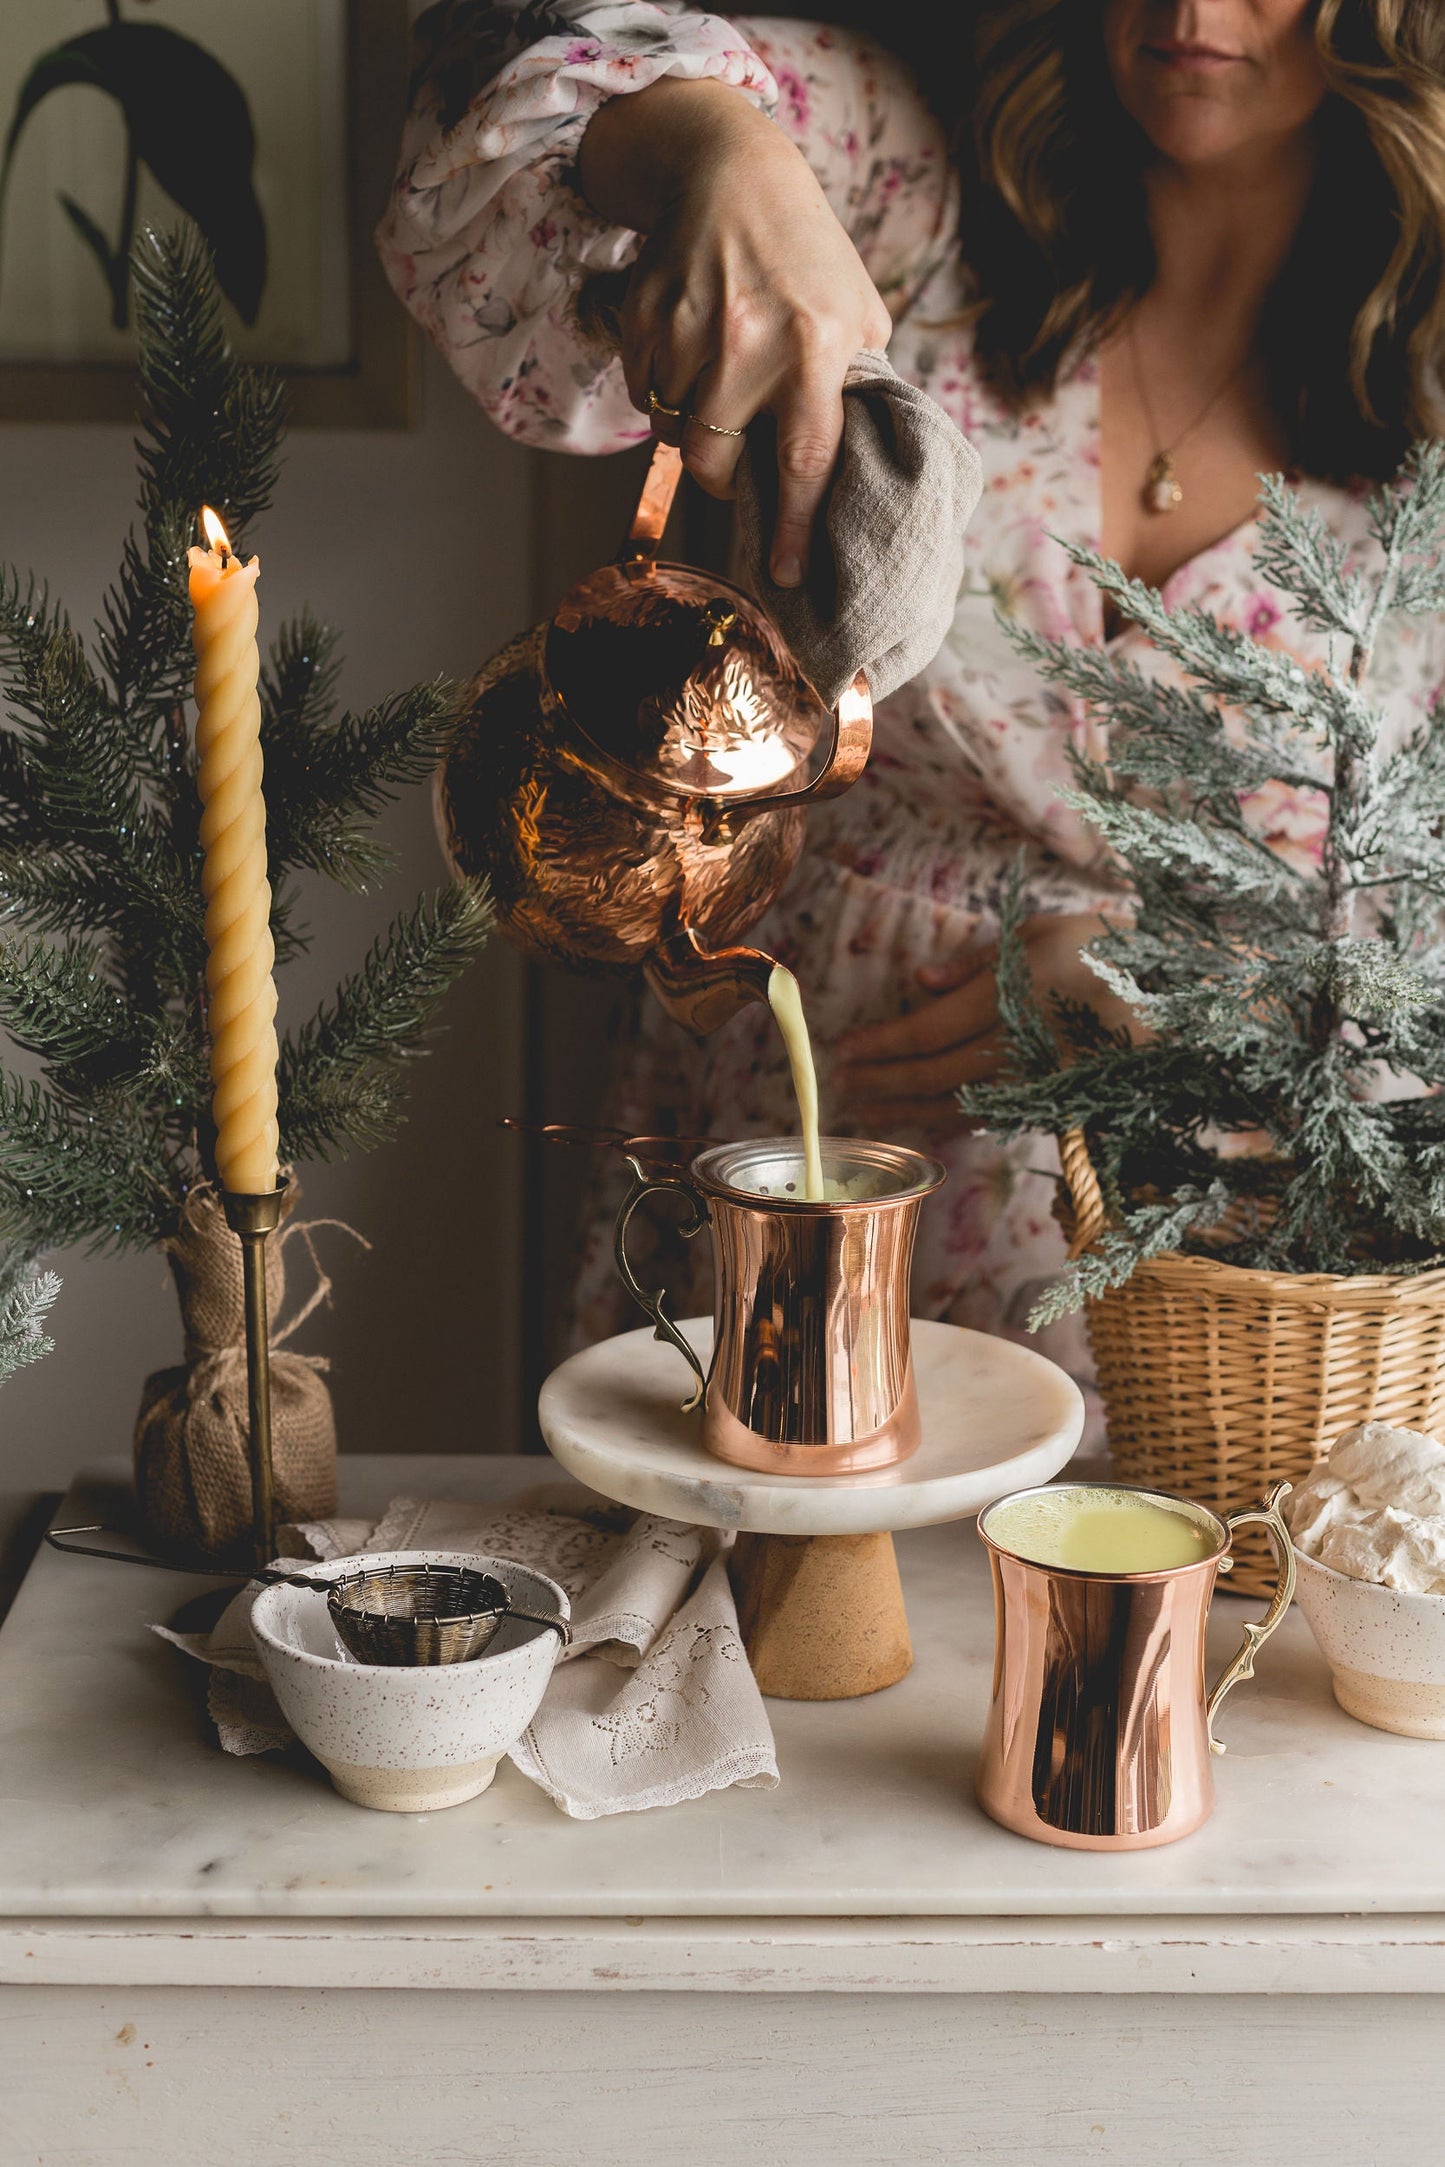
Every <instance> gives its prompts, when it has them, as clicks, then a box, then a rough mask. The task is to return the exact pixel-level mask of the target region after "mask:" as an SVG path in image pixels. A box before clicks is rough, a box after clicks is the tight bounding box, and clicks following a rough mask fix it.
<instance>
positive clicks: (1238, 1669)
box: [1204, 1482, 1295, 1753]
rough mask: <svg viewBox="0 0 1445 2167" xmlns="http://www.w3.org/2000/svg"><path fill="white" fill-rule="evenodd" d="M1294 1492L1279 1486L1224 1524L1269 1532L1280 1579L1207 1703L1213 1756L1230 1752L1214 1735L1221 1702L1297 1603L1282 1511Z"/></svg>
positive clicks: (1248, 1673)
mask: <svg viewBox="0 0 1445 2167" xmlns="http://www.w3.org/2000/svg"><path fill="white" fill-rule="evenodd" d="M1293 1488H1294V1485H1293V1483H1289V1482H1277V1483H1276V1484H1275V1485H1274V1488H1273V1489H1272V1490H1271V1491H1270V1493H1269V1495H1268V1496H1267V1497H1266V1499H1265V1501H1264V1503H1263V1504H1262V1505H1255V1506H1253V1507H1252V1508H1251V1509H1250V1510H1249V1511H1248V1512H1232V1513H1230V1514H1228V1515H1227V1517H1226V1519H1225V1522H1224V1524H1225V1526H1226V1527H1227V1528H1228V1529H1229V1532H1230V1534H1231V1535H1232V1534H1233V1533H1234V1531H1235V1529H1236V1528H1237V1527H1248V1526H1249V1525H1251V1523H1254V1524H1257V1525H1258V1526H1260V1527H1262V1528H1264V1529H1265V1530H1266V1531H1267V1532H1268V1535H1269V1539H1270V1541H1271V1543H1272V1544H1273V1545H1274V1553H1275V1556H1276V1557H1277V1558H1278V1559H1279V1579H1278V1581H1277V1582H1276V1583H1275V1590H1274V1596H1273V1599H1272V1601H1271V1603H1270V1606H1269V1608H1268V1610H1267V1611H1266V1612H1265V1614H1264V1616H1263V1617H1262V1618H1261V1619H1259V1621H1258V1623H1251V1624H1249V1625H1246V1627H1245V1628H1244V1643H1243V1646H1242V1647H1241V1648H1240V1650H1239V1653H1238V1654H1237V1655H1236V1656H1235V1658H1234V1661H1233V1662H1232V1663H1231V1664H1229V1665H1228V1667H1227V1668H1226V1669H1225V1670H1224V1671H1223V1672H1221V1674H1220V1679H1219V1683H1218V1684H1217V1685H1216V1686H1215V1688H1214V1690H1213V1692H1212V1693H1211V1694H1210V1696H1209V1699H1208V1701H1207V1702H1206V1703H1205V1708H1204V1723H1205V1729H1206V1731H1207V1733H1208V1736H1209V1750H1210V1752H1211V1753H1223V1752H1224V1751H1225V1750H1226V1748H1225V1746H1224V1744H1223V1743H1222V1741H1221V1740H1220V1739H1218V1738H1216V1737H1215V1735H1214V1718H1215V1716H1216V1715H1217V1714H1218V1712H1219V1704H1220V1702H1221V1701H1222V1700H1223V1698H1224V1696H1225V1694H1226V1693H1231V1692H1233V1690H1234V1688H1235V1686H1237V1685H1238V1684H1239V1683H1240V1681H1241V1680H1242V1679H1245V1678H1252V1677H1253V1676H1254V1657H1255V1651H1256V1649H1258V1648H1260V1647H1262V1646H1263V1644H1264V1642H1265V1641H1267V1640H1268V1639H1269V1636H1270V1634H1271V1633H1272V1632H1274V1631H1275V1629H1276V1628H1277V1626H1278V1625H1279V1623H1280V1620H1281V1619H1282V1618H1283V1616H1284V1614H1285V1612H1286V1611H1287V1610H1288V1609H1289V1606H1290V1604H1291V1603H1292V1602H1293V1600H1294V1584H1295V1562H1294V1544H1293V1542H1292V1541H1291V1539H1290V1532H1289V1529H1288V1528H1287V1527H1286V1526H1285V1522H1284V1515H1283V1514H1282V1513H1281V1511H1280V1509H1279V1508H1280V1504H1281V1502H1282V1500H1283V1499H1285V1498H1287V1497H1288V1496H1289V1494H1290V1491H1291V1490H1292V1489H1293Z"/></svg>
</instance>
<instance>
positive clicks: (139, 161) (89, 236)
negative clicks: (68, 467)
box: [0, 0, 266, 331]
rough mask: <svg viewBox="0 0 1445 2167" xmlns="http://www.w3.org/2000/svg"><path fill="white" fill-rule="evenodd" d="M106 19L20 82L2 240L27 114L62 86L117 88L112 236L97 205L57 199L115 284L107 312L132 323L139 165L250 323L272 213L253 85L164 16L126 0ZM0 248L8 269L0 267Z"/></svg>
mask: <svg viewBox="0 0 1445 2167" xmlns="http://www.w3.org/2000/svg"><path fill="white" fill-rule="evenodd" d="M107 13H108V15H109V17H110V20H109V21H108V22H107V23H105V24H104V25H102V26H101V27H100V28H99V29H96V30H86V31H82V32H81V33H80V35H79V36H78V37H73V38H67V39H66V41H65V43H64V44H63V45H57V46H55V47H54V48H53V50H52V51H50V52H48V53H42V54H41V56H40V58H39V59H38V60H37V61H36V62H35V65H34V66H33V67H32V68H31V70H30V73H29V74H28V75H27V76H26V78H25V81H24V82H23V83H22V84H21V86H20V95H19V97H18V98H17V100H16V104H15V111H14V113H13V114H12V115H11V119H10V125H9V128H8V130H7V132H6V136H5V147H4V151H3V153H0V242H3V235H4V215H5V199H6V191H7V188H8V185H9V181H10V175H11V170H12V168H13V165H14V161H15V153H16V150H17V148H18V146H19V143H20V138H21V136H22V134H23V132H24V129H25V124H26V122H27V121H28V120H29V119H30V117H31V115H32V114H33V113H34V112H35V111H36V110H37V108H38V107H39V106H40V105H42V104H43V103H44V101H45V100H46V99H47V98H48V97H50V96H51V95H52V93H53V92H55V91H57V90H65V89H68V88H70V87H72V86H74V85H76V84H87V85H89V86H90V87H91V88H92V89H96V90H102V91H104V92H105V93H106V95H107V96H108V97H111V98H114V100H115V101H116V103H117V105H118V106H119V107H120V110H121V114H122V116H123V118H124V121H125V129H126V156H125V169H124V173H123V175H122V179H121V203H120V216H119V227H118V231H117V236H116V239H115V242H114V244H112V243H111V241H110V240H109V239H108V237H107V235H106V233H105V231H104V229H103V228H102V227H101V225H100V224H99V223H98V221H97V219H96V218H95V216H94V215H93V213H92V212H91V211H90V210H88V209H87V208H86V207H85V206H84V205H83V204H80V203H77V202H76V201H75V199H74V198H73V197H72V196H69V195H66V194H64V193H62V194H61V196H60V203H61V207H62V208H63V210H64V212H65V215H66V217H67V218H68V219H69V220H70V223H71V225H72V226H73V227H74V228H75V231H76V234H77V235H78V236H79V238H80V240H81V241H82V242H83V243H84V245H85V247H86V248H87V249H88V250H89V251H90V253H91V255H92V256H94V258H95V260H96V263H97V264H98V266H99V268H100V274H101V276H102V278H103V279H104V280H105V283H106V286H107V288H108V289H109V292H110V309H111V322H112V324H113V325H114V326H115V328H116V330H117V331H124V330H125V329H126V328H127V326H128V324H129V322H130V259H131V246H132V243H133V241H134V238H135V222H136V200H137V194H138V190H139V183H140V169H141V167H142V166H144V167H146V168H147V169H148V171H149V172H150V173H151V175H152V176H153V178H154V179H155V180H156V181H157V182H158V183H159V185H160V186H161V187H162V188H163V189H164V190H165V191H166V194H167V195H168V196H169V197H170V198H171V200H172V202H173V203H176V204H177V205H179V207H180V209H181V210H183V211H184V212H186V213H187V214H188V216H189V217H191V218H192V219H194V221H195V223H196V225H197V226H198V227H199V228H200V230H201V233H202V234H203V236H204V237H205V239H206V241H207V243H208V244H209V246H210V250H211V255H212V258H213V260H214V263H215V270H216V279H217V283H218V284H219V286H220V288H221V291H222V293H223V294H224V295H225V296H226V299H227V300H228V301H229V302H230V303H231V306H232V307H233V308H234V309H235V311H236V313H237V315H238V316H239V317H240V318H241V321H242V322H243V323H247V324H253V323H254V322H255V321H256V317H257V313H258V311H259V309H260V306H261V296H262V293H263V292H264V290H265V285H266V222H265V219H264V218H263V216H262V213H261V206H260V204H259V202H258V201H257V200H256V190H255V185H254V182H253V180H252V166H253V164H254V161H255V155H256V134H255V130H254V128H253V127H252V124H251V109H250V106H249V105H248V104H247V102H246V93H245V92H244V91H243V90H242V88H241V86H240V84H239V83H238V82H237V81H236V79H235V77H234V76H233V75H231V74H230V73H229V72H228V71H227V70H226V69H225V68H223V67H222V66H221V63H220V62H219V61H218V60H217V59H215V58H214V57H213V55H212V54H210V53H208V52H207V51H206V50H205V48H204V46H201V45H197V44H196V42H195V40H194V39H193V38H186V37H182V36H181V34H180V32H179V31H176V30H171V29H168V28H167V26H166V25H165V24H164V23H138V22H130V21H127V20H126V19H125V18H124V17H122V15H121V13H120V6H119V0H107ZM3 261H4V259H3V256H0V271H3Z"/></svg>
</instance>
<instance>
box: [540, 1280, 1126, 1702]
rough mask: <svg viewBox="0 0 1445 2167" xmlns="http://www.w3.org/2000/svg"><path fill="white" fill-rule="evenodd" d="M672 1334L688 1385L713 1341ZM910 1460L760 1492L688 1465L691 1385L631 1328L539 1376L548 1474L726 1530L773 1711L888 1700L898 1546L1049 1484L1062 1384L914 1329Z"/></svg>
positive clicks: (941, 1332)
mask: <svg viewBox="0 0 1445 2167" xmlns="http://www.w3.org/2000/svg"><path fill="white" fill-rule="evenodd" d="M683 1330H684V1331H685V1332H686V1334H687V1336H688V1338H689V1339H690V1340H691V1341H692V1343H693V1345H694V1346H695V1347H696V1348H697V1350H698V1353H699V1355H700V1356H701V1358H702V1362H703V1365H704V1367H706V1365H707V1363H708V1360H709V1358H710V1356H711V1353H712V1324H711V1321H710V1320H709V1319H707V1318H691V1319H688V1320H686V1321H685V1322H684V1324H683ZM913 1361H914V1370H915V1373H916V1376H917V1380H918V1399H919V1409H920V1413H921V1415H922V1419H923V1442H922V1444H921V1445H920V1446H919V1449H918V1451H917V1452H916V1453H915V1454H914V1455H913V1457H912V1459H910V1460H905V1461H904V1462H903V1464H902V1465H901V1466H899V1467H889V1468H885V1469H883V1470H881V1471H880V1472H879V1473H877V1474H870V1475H773V1474H766V1473H755V1472H754V1471H752V1470H751V1469H748V1468H742V1467H729V1466H727V1465H726V1464H725V1463H724V1462H723V1461H721V1460H716V1459H714V1458H713V1457H712V1455H711V1454H710V1453H708V1452H706V1451H704V1449H703V1445H702V1442H701V1438H702V1430H701V1423H702V1416H701V1413H700V1412H696V1411H695V1412H694V1413H692V1414H687V1413H684V1412H683V1409H682V1405H681V1400H682V1395H683V1393H684V1392H685V1391H686V1390H687V1387H688V1382H689V1376H688V1371H687V1369H686V1368H685V1366H684V1364H683V1362H682V1360H681V1357H680V1356H679V1355H678V1354H677V1352H676V1350H675V1349H674V1348H672V1347H669V1346H667V1345H665V1344H663V1343H659V1342H658V1341H657V1340H655V1339H654V1338H653V1335H652V1333H651V1332H650V1331H649V1330H648V1328H647V1327H646V1326H645V1325H644V1326H643V1327H642V1328H641V1329H640V1330H639V1331H636V1332H622V1333H619V1334H618V1336H617V1337H616V1338H615V1339H606V1340H602V1341H600V1342H599V1344H598V1345H596V1346H594V1347H588V1348H585V1349H584V1350H583V1352H582V1353H580V1354H574V1355H573V1356H572V1357H571V1359H570V1360H569V1361H566V1362H564V1363H562V1365H561V1367H560V1368H558V1369H555V1370H554V1371H553V1372H552V1374H551V1376H550V1377H549V1378H548V1379H547V1382H546V1383H545V1384H544V1385H543V1387H542V1393H541V1398H540V1400H539V1402H538V1409H537V1411H538V1417H539V1420H540V1422H541V1426H542V1435H543V1436H544V1438H545V1439H546V1440H547V1443H548V1445H549V1446H550V1448H551V1450H552V1452H553V1454H554V1456H555V1457H556V1458H557V1459H558V1460H560V1462H561V1463H562V1465H563V1467H565V1468H566V1469H567V1472H568V1473H569V1474H571V1475H575V1476H576V1477H577V1479H578V1481H579V1482H585V1483H586V1484H587V1485H588V1487H589V1488H591V1489H593V1490H597V1491H599V1492H600V1493H601V1494H602V1496H604V1497H610V1498H614V1499H616V1501H617V1502H618V1503H619V1504H622V1505H631V1506H634V1507H636V1508H637V1509H638V1510H639V1511H643V1512H655V1513H658V1514H660V1515H661V1516H662V1517H663V1518H665V1519H669V1520H685V1521H687V1522H689V1523H690V1524H692V1525H694V1526H701V1527H717V1528H728V1529H731V1530H732V1531H733V1532H734V1533H735V1534H736V1536H737V1541H736V1543H735V1545H734V1548H733V1556H732V1578H733V1589H734V1592H735V1594H736V1596H737V1604H738V1620H739V1623H740V1625H741V1627H742V1633H743V1638H744V1640H745V1641H746V1643H747V1649H748V1655H749V1658H750V1659H751V1662H752V1665H753V1670H754V1672H755V1674H756V1676H757V1680H758V1684H759V1686H760V1687H761V1688H762V1690H763V1692H764V1693H771V1694H774V1695H776V1696H778V1697H780V1698H782V1699H784V1700H845V1699H849V1698H851V1697H852V1696H853V1695H855V1694H859V1693H876V1692H878V1691H879V1690H880V1689H881V1688H882V1687H883V1686H888V1685H893V1684H894V1683H895V1682H896V1681H897V1680H898V1679H899V1678H901V1677H902V1676H903V1675H904V1673H905V1672H906V1671H907V1670H908V1668H909V1666H910V1665H911V1663H912V1661H913V1650H912V1645H911V1643H910V1641H909V1637H908V1619H907V1615H906V1613H905V1611H904V1608H903V1591H902V1588H901V1587H900V1585H899V1580H898V1564H897V1559H896V1558H895V1556H894V1551H893V1535H894V1532H895V1530H897V1529H899V1528H909V1527H931V1526H933V1525H934V1524H935V1523H936V1522H938V1521H941V1520H961V1519H964V1518H966V1517H967V1516H968V1515H969V1514H972V1513H976V1512H981V1511H982V1510H983V1508H984V1506H985V1505H991V1504H992V1503H993V1502H994V1500H995V1498H999V1497H1004V1496H1006V1495H1007V1494H1008V1492H1009V1491H1010V1490H1024V1489H1028V1488H1029V1487H1030V1485H1032V1484H1034V1483H1038V1482H1048V1481H1049V1480H1050V1479H1051V1478H1052V1477H1053V1476H1054V1475H1056V1474H1057V1473H1058V1471H1059V1469H1060V1468H1061V1467H1062V1466H1063V1465H1064V1463H1065V1461H1066V1460H1068V1459H1069V1457H1070V1455H1071V1454H1072V1453H1073V1451H1074V1448H1075V1446H1076V1445H1077V1444H1078V1442H1079V1438H1080V1435H1081V1433H1082V1431H1083V1426H1084V1402H1083V1396H1082V1394H1081V1393H1080V1391H1079V1388H1078V1386H1077V1385H1076V1384H1075V1383H1074V1381H1073V1379H1072V1378H1071V1377H1067V1376H1066V1375H1065V1374H1064V1372H1063V1371H1062V1370H1061V1369H1059V1368H1057V1367H1056V1365H1055V1364H1054V1363H1052V1362H1049V1361H1046V1360H1045V1358H1044V1357H1043V1356H1042V1355H1040V1354H1034V1353H1033V1352H1032V1351H1031V1350H1030V1349H1029V1348H1027V1347H1017V1346H1015V1345H1014V1344H1013V1343H1012V1342H1011V1341H1009V1340H1003V1339H993V1338H990V1337H989V1336H987V1335H986V1334H985V1333H982V1332H967V1331H963V1330H961V1329H960V1327H959V1326H957V1325H952V1324H932V1323H925V1322H922V1321H919V1320H915V1322H914V1325H913Z"/></svg>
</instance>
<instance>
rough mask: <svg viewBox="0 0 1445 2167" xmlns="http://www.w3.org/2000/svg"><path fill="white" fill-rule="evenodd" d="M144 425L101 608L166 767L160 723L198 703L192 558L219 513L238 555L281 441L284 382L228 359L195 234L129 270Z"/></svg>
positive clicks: (151, 243) (154, 238)
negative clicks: (129, 510)
mask: <svg viewBox="0 0 1445 2167" xmlns="http://www.w3.org/2000/svg"><path fill="white" fill-rule="evenodd" d="M131 276H132V280H133V289H134V293H135V305H136V324H137V328H138V331H139V334H140V388H141V399H142V406H143V412H144V417H145V418H144V425H143V428H142V433H141V437H140V440H139V442H138V445H137V451H138V454H139V465H140V480H141V490H140V500H141V501H140V510H141V533H140V535H139V536H136V535H135V534H134V533H132V534H131V535H130V536H129V537H128V538H127V543H126V548H125V552H124V557H123V560H122V566H121V573H120V578H119V580H118V581H117V583H116V585H115V587H114V588H112V590H111V592H110V594H109V595H108V596H107V597H106V602H105V610H104V622H103V626H102V631H101V643H100V644H101V655H102V659H103V661H104V663H105V666H106V668H107V670H108V672H109V673H110V677H111V681H112V683H113V685H114V687H115V693H116V701H117V708H118V713H119V716H120V718H121V720H122V722H123V723H124V725H125V735H126V737H127V739H128V742H129V743H130V745H131V747H132V750H133V752H134V754H135V755H136V756H138V757H139V758H141V759H142V760H144V761H145V762H146V763H147V764H148V767H149V771H150V772H152V773H155V772H158V770H159V765H160V763H161V762H162V761H163V759H164V751H165V744H164V730H165V718H166V715H167V713H168V711H169V710H170V709H171V708H172V707H174V706H175V705H176V703H177V702H184V701H185V700H186V698H187V697H188V694H189V689H190V673H191V662H190V650H189V632H190V612H189V607H188V602H187V588H186V549H187V547H188V546H189V544H190V543H191V542H192V541H194V540H195V538H196V537H195V519H196V514H197V511H198V509H199V507H200V506H201V505H202V504H203V503H205V504H212V505H214V506H215V508H216V509H217V510H218V511H219V512H220V513H221V516H222V517H223V518H224V519H225V520H226V521H227V523H228V528H229V530H230V533H231V540H232V542H233V543H234V544H235V545H236V547H237V549H238V550H241V549H243V548H244V544H245V538H246V530H247V528H248V527H249V526H250V524H251V522H252V521H253V520H255V519H257V518H258V517H259V516H260V514H261V513H262V512H263V511H265V509H266V507H267V505H268V504H269V503H270V500H271V495H272V491H273V489H274V487H275V482H276V475H277V472H278V468H279V459H280V445H281V434H282V427H283V412H282V395H281V388H280V384H279V380H278V379H277V378H276V377H275V376H274V375H272V374H271V373H270V372H267V371H264V370H259V369H256V368H253V367H251V366H249V365H247V364H245V363H243V362H240V361H238V360H237V359H236V357H235V355H234V354H233V353H232V352H231V347H230V342H229V340H228V338H227V336H226V330H225V325H224V322H223V320H222V316H221V309H220V296H219V293H218V290H217V287H216V283H215V275H214V269H213V265H212V261H211V254H210V250H209V249H208V248H207V246H206V244H205V242H204V241H203V240H202V239H201V237H200V234H199V233H198V231H197V230H196V228H195V227H194V226H191V225H184V226H182V227H181V228H180V229H179V230H178V231H177V232H175V233H173V234H162V233H157V232H155V231H154V230H152V229H149V228H147V229H146V230H145V231H143V232H142V233H141V235H140V237H139V239H138V240H137V242H136V245H135V249H134V252H133V256H132V262H131Z"/></svg>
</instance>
